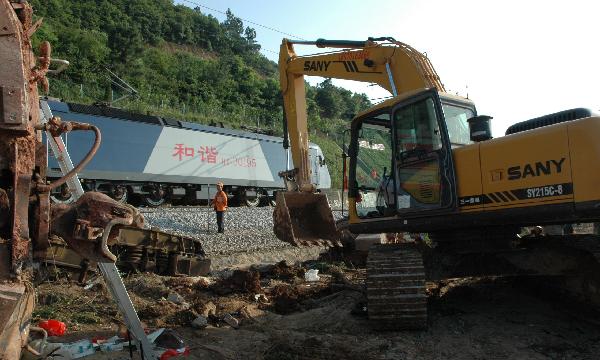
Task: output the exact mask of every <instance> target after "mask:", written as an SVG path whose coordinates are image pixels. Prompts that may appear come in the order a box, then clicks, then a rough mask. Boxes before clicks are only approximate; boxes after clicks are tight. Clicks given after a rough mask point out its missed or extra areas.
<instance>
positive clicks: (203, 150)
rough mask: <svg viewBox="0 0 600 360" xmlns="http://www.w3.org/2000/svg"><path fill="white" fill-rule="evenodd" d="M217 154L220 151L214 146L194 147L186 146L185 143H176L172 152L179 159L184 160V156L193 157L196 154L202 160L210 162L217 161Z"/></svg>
mask: <svg viewBox="0 0 600 360" xmlns="http://www.w3.org/2000/svg"><path fill="white" fill-rule="evenodd" d="M196 155H197V156H196ZM217 155H219V152H218V151H217V148H216V147H214V146H200V147H198V148H194V147H192V146H186V145H185V144H175V147H174V148H173V154H171V156H172V157H177V158H178V160H179V161H182V160H184V158H193V157H194V156H196V157H197V158H198V159H199V160H200V161H201V162H206V163H209V164H216V163H217Z"/></svg>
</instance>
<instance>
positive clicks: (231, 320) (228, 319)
mask: <svg viewBox="0 0 600 360" xmlns="http://www.w3.org/2000/svg"><path fill="white" fill-rule="evenodd" d="M223 321H225V322H226V323H227V324H229V326H231V327H232V328H234V329H237V328H239V327H240V322H239V321H238V320H237V319H236V318H234V317H233V316H231V314H225V316H224V317H223Z"/></svg>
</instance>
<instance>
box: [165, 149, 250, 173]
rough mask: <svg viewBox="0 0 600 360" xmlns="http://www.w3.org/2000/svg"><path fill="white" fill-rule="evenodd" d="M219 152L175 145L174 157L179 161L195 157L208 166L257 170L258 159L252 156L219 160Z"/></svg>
mask: <svg viewBox="0 0 600 360" xmlns="http://www.w3.org/2000/svg"><path fill="white" fill-rule="evenodd" d="M218 155H219V152H218V151H217V148H216V147H214V146H199V147H193V146H186V144H175V147H174V148H173V153H172V154H171V156H172V157H174V158H177V159H178V160H179V161H183V160H186V158H190V159H193V158H194V157H195V158H197V159H198V160H200V162H203V163H208V164H217V163H218V164H221V165H222V166H235V167H242V168H255V167H256V158H254V157H250V156H242V157H230V158H218Z"/></svg>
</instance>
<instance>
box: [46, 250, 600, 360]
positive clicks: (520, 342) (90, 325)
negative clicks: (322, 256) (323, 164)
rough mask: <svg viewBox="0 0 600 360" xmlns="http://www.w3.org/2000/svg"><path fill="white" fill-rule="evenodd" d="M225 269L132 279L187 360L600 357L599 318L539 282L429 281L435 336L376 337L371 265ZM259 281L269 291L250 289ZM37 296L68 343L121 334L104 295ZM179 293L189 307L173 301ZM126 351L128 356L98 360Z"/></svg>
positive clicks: (144, 306)
mask: <svg viewBox="0 0 600 360" xmlns="http://www.w3.org/2000/svg"><path fill="white" fill-rule="evenodd" d="M308 268H315V269H319V270H320V271H319V275H320V276H321V279H320V280H319V281H317V282H311V283H308V282H306V281H304V279H303V277H302V276H300V274H302V273H303V271H305V270H306V269H308ZM224 274H225V276H223V277H222V278H210V277H209V278H203V277H198V278H177V277H161V276H158V275H154V274H138V275H134V276H130V277H128V278H127V279H126V280H125V283H126V285H127V287H128V288H129V289H130V292H131V297H132V300H133V302H134V304H135V306H136V307H137V309H138V310H139V315H140V318H141V319H142V320H143V321H144V323H145V324H146V325H147V326H148V327H150V328H154V327H159V326H165V327H171V328H174V329H175V331H176V332H177V333H178V334H179V335H181V336H182V337H183V338H184V340H185V342H186V344H187V346H189V347H190V351H191V355H190V357H189V359H207V358H209V359H361V360H363V359H506V358H515V359H595V358H597V356H596V354H597V353H598V351H600V343H599V342H598V340H599V339H600V321H598V320H597V319H598V318H599V317H598V315H599V314H598V312H597V311H595V310H593V309H589V308H586V307H584V306H582V305H581V304H579V303H576V302H573V301H571V300H568V299H562V298H559V297H557V296H553V295H551V294H552V293H551V292H550V293H547V292H542V291H540V286H541V285H539V284H538V286H536V287H534V286H531V285H532V283H536V284H537V283H539V282H538V281H537V279H526V278H521V277H479V278H462V279H451V280H446V281H443V282H436V283H428V292H429V294H430V296H429V310H430V317H429V328H428V330H426V331H417V332H411V331H404V332H378V331H375V330H373V328H372V327H371V325H370V323H369V321H368V319H367V318H366V316H365V297H364V294H363V292H362V291H361V290H360V289H361V285H362V282H363V281H364V277H365V273H364V269H360V268H358V269H355V268H348V267H345V266H344V265H343V264H330V263H323V262H314V261H313V262H309V263H304V264H300V265H298V266H297V265H289V264H286V263H280V264H277V265H272V266H262V267H260V268H256V269H253V270H249V271H242V272H229V273H224ZM234 274H235V275H234ZM257 275H258V276H259V277H260V278H259V281H258V282H259V284H260V290H261V292H260V293H254V292H252V291H249V290H250V289H249V288H248V285H249V284H250V285H252V286H254V285H256V282H254V279H255V277H256V276H257ZM240 280H244V281H242V282H240ZM247 280H252V281H251V282H246V281H247ZM224 283H230V284H236V286H235V287H233V288H230V289H231V290H232V291H231V292H229V293H227V294H225V295H219V294H218V293H216V292H215V289H217V288H218V287H219V286H222V284H224ZM252 289H253V290H259V288H252ZM39 291H40V297H39V299H40V300H41V301H40V305H39V306H38V308H37V310H36V312H35V315H36V318H35V320H39V319H40V318H41V317H40V315H42V314H50V313H52V314H53V316H54V318H58V319H60V320H63V321H66V322H67V326H68V328H69V332H70V335H69V336H70V337H69V339H71V340H72V339H77V338H86V337H87V338H90V336H91V334H97V331H99V330H105V333H106V334H107V335H111V334H114V332H116V331H118V330H119V324H120V320H119V315H118V314H117V312H116V310H115V309H114V307H113V306H112V305H111V301H110V300H109V299H108V298H107V297H106V294H105V291H104V290H103V289H102V288H101V289H100V290H98V291H94V292H91V291H85V290H82V289H81V288H80V287H77V286H75V285H66V286H65V284H62V285H60V286H59V285H58V284H44V285H42V286H41V287H40V290H39ZM171 292H177V293H178V294H179V295H181V297H182V298H183V300H184V301H185V303H187V304H176V303H173V302H170V301H167V300H165V298H164V296H165V295H167V294H169V293H171ZM44 294H45V295H44ZM51 309H52V310H56V311H58V312H54V311H53V312H51V311H49V310H51ZM65 309H68V310H65ZM226 314H230V315H231V316H233V317H234V318H235V319H237V320H238V321H239V324H240V326H239V328H238V329H234V328H232V327H231V326H229V325H227V324H226V323H225V322H224V321H223V317H224V316H225V315H226ZM197 315H203V316H206V317H207V318H208V322H209V325H208V327H207V328H205V329H202V330H197V329H193V328H191V326H190V323H191V321H192V320H193V317H194V316H197ZM94 321H96V322H94ZM108 355H110V356H108ZM119 356H121V357H120V358H123V359H127V358H128V354H127V353H122V354H121V353H113V354H104V355H102V354H97V355H94V356H93V357H90V359H103V358H104V359H108V358H119Z"/></svg>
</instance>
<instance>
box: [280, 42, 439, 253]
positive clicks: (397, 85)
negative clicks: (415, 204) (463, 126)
mask: <svg viewBox="0 0 600 360" xmlns="http://www.w3.org/2000/svg"><path fill="white" fill-rule="evenodd" d="M295 44H297V45H312V46H316V47H318V48H334V49H341V50H334V51H330V52H325V53H319V54H315V55H309V56H298V55H297V54H296V52H295V50H294V45H295ZM305 75H308V76H321V77H326V78H335V79H345V80H354V81H361V82H369V83H375V84H378V85H379V86H381V87H383V88H384V89H386V90H388V91H389V92H390V93H391V94H392V95H393V96H397V95H399V94H402V93H405V92H408V91H413V90H417V89H423V88H437V89H438V90H439V91H442V92H443V91H444V86H443V84H442V83H441V81H440V78H439V76H438V75H437V73H436V72H435V69H434V68H433V66H432V65H431V63H430V61H429V59H427V57H425V56H424V55H423V54H421V53H420V52H418V51H417V50H415V49H414V48H412V47H410V46H409V45H407V44H404V43H401V42H398V41H396V40H394V39H393V38H369V39H368V40H367V41H349V40H324V39H319V40H317V41H292V40H288V39H283V42H282V44H281V47H280V52H279V76H280V84H281V91H282V95H283V104H284V111H285V119H286V121H287V130H288V133H289V138H290V145H291V153H292V161H293V164H294V169H293V170H291V171H285V172H282V173H280V175H281V176H283V177H284V179H286V188H287V190H288V191H286V192H279V193H278V195H277V207H276V208H275V211H274V224H275V225H274V230H275V234H276V235H277V237H278V238H279V239H281V240H283V241H286V242H290V243H292V244H295V245H299V244H312V243H315V242H317V243H320V242H321V241H323V242H325V243H330V242H338V239H337V238H338V235H337V231H336V230H335V223H334V221H333V216H332V215H331V209H330V208H329V205H328V203H327V199H326V197H325V195H320V194H315V191H316V186H315V185H314V184H312V183H311V180H310V179H311V177H310V171H311V168H310V163H309V152H308V124H307V120H308V116H307V111H306V94H305V85H304V76H305ZM309 214H316V215H312V216H308V215H309Z"/></svg>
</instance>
